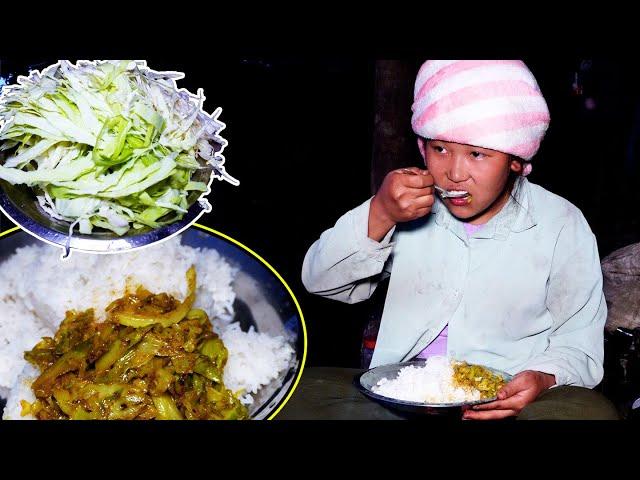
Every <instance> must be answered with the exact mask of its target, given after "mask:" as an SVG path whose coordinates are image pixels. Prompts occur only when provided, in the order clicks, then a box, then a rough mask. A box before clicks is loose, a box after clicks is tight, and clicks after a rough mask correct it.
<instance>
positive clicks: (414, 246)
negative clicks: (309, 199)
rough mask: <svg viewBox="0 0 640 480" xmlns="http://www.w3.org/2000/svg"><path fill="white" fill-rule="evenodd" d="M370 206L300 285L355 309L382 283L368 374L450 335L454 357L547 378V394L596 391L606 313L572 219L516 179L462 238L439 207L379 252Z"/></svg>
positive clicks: (312, 261)
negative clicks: (552, 382)
mask: <svg viewBox="0 0 640 480" xmlns="http://www.w3.org/2000/svg"><path fill="white" fill-rule="evenodd" d="M369 204H370V199H369V200H367V201H366V202H365V203H363V204H362V205H360V206H359V207H357V208H355V209H353V210H351V211H349V212H347V213H346V214H345V215H343V216H342V217H341V218H340V219H339V220H338V222H337V223H336V224H335V226H334V227H333V228H331V229H329V230H327V231H325V232H324V233H323V234H322V235H321V236H320V239H318V240H317V241H316V242H315V243H314V244H313V245H312V246H311V248H310V249H309V251H308V252H307V255H306V257H305V260H304V265H303V269H302V281H303V283H304V285H305V287H306V288H307V290H309V291H310V292H312V293H316V294H318V295H322V296H325V297H328V298H332V299H335V300H339V301H342V302H347V303H355V302H360V301H362V300H366V299H368V298H369V297H370V296H371V295H372V293H373V292H374V290H375V288H376V286H377V284H378V283H379V282H380V281H381V280H382V279H384V278H385V277H386V276H387V275H389V273H390V274H391V279H390V283H389V290H388V293H387V298H386V301H385V307H384V313H383V315H382V322H381V325H380V331H379V334H378V340H377V343H376V348H375V351H374V354H373V359H372V363H371V366H372V367H374V366H377V365H383V364H387V363H395V362H400V361H406V360H409V359H411V358H413V357H414V356H415V355H417V354H418V353H419V352H420V351H421V350H422V349H423V348H425V347H426V346H427V345H428V344H429V343H430V342H431V341H432V340H433V339H434V338H435V337H436V336H437V335H438V333H439V332H440V331H441V330H442V328H444V326H445V325H446V324H448V325H449V333H448V344H447V354H448V355H450V356H451V357H454V358H458V359H463V360H467V361H469V362H473V363H478V364H483V365H487V366H490V367H494V368H497V369H500V370H504V371H506V372H509V373H512V374H515V373H517V372H519V371H522V370H537V371H541V372H545V373H549V374H552V375H555V377H556V385H578V386H584V387H589V388H593V387H594V386H596V385H597V384H598V383H600V381H601V380H602V375H603V349H604V324H605V320H606V316H607V307H606V303H605V299H604V294H603V292H602V271H601V268H600V258H599V255H598V249H597V244H596V240H595V237H594V235H593V233H592V232H591V229H590V228H589V225H588V224H587V222H586V220H585V218H584V216H583V215H582V213H581V212H580V210H579V209H578V208H576V207H575V206H574V205H572V204H571V203H570V202H568V201H567V200H565V199H563V198H561V197H559V196H557V195H555V194H553V193H551V192H549V191H547V190H545V189H544V188H542V187H540V186H538V185H535V184H533V183H530V182H529V181H527V180H526V179H525V178H520V179H518V183H517V186H516V189H515V191H514V196H513V197H512V198H510V200H509V202H508V203H507V204H506V205H505V206H504V207H503V208H502V210H501V211H500V212H499V213H498V214H497V215H495V216H494V217H493V218H492V219H491V220H490V221H489V222H488V223H487V224H486V225H485V226H484V227H483V228H482V229H480V230H479V231H478V232H476V233H475V234H473V235H472V236H471V237H470V238H468V237H467V234H466V231H465V230H464V226H463V224H462V222H460V221H459V220H458V219H456V218H455V217H454V216H452V215H451V214H450V213H449V210H448V209H447V208H446V206H444V204H443V203H442V202H440V200H436V203H435V204H434V206H433V209H432V212H431V214H429V215H427V216H426V217H424V218H422V219H418V220H416V221H414V222H410V223H406V224H400V225H398V226H397V227H396V228H394V229H393V230H391V231H390V232H389V233H388V234H387V236H386V237H385V238H384V239H382V241H380V242H376V241H374V240H372V239H370V238H369V237H368V236H367V231H368V218H369Z"/></svg>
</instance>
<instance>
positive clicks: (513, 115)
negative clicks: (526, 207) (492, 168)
mask: <svg viewBox="0 0 640 480" xmlns="http://www.w3.org/2000/svg"><path fill="white" fill-rule="evenodd" d="M411 110H412V111H413V116H412V118H411V126H412V127H413V131H414V132H415V133H416V134H418V135H420V136H422V137H425V138H429V139H437V140H442V141H446V142H455V143H462V144H467V145H473V146H476V147H481V148H488V149H491V150H498V151H500V152H504V153H509V154H512V155H515V156H517V157H520V158H522V159H524V160H526V161H529V160H531V158H532V157H533V156H534V155H535V153H536V152H537V151H538V148H539V147H540V142H541V141H542V138H543V137H544V134H545V132H546V130H547V128H548V127H549V120H550V117H549V109H548V108H547V103H546V102H545V100H544V97H543V96H542V92H540V88H539V87H538V83H537V82H536V79H535V78H534V76H533V74H532V73H531V71H530V70H529V69H528V68H527V66H526V65H525V64H524V62H522V61H520V60H427V61H426V62H425V63H424V64H423V65H422V67H421V68H420V71H419V72H418V76H417V78H416V84H415V90H414V102H413V106H412V107H411ZM530 171H531V166H530V165H529V164H527V165H526V167H525V171H524V172H523V174H524V175H526V174H528V173H529V172H530Z"/></svg>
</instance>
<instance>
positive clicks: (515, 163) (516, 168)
mask: <svg viewBox="0 0 640 480" xmlns="http://www.w3.org/2000/svg"><path fill="white" fill-rule="evenodd" d="M509 168H510V170H511V171H512V172H515V173H517V174H518V175H522V168H523V167H522V162H521V161H520V160H519V159H516V158H513V157H511V159H510V160H509Z"/></svg>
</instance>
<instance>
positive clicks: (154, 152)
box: [0, 61, 239, 235]
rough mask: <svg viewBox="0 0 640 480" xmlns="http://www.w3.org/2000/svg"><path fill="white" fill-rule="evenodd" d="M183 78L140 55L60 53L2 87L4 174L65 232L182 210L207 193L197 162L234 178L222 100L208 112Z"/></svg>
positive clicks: (159, 221)
mask: <svg viewBox="0 0 640 480" xmlns="http://www.w3.org/2000/svg"><path fill="white" fill-rule="evenodd" d="M183 77H184V74H182V73H180V72H158V71H154V70H151V69H150V68H148V67H147V65H146V62H144V61H103V62H89V61H79V62H77V63H76V64H75V65H74V64H72V63H70V62H68V61H60V62H58V63H56V64H53V65H51V66H49V67H47V68H46V69H44V70H42V71H41V72H39V71H33V72H31V73H30V74H29V75H28V76H20V77H18V80H17V83H16V84H11V85H6V86H4V87H3V88H2V93H1V94H0V151H5V153H4V155H5V161H4V162H3V164H2V165H0V179H3V180H5V181H7V182H9V183H11V184H14V185H17V184H23V185H27V186H29V187H32V188H33V189H34V191H35V196H36V198H37V201H38V203H39V204H40V207H41V208H42V210H43V211H45V212H46V213H47V214H48V215H50V216H51V217H53V218H56V219H58V220H64V221H66V222H69V223H70V224H71V226H70V232H72V231H73V228H75V227H78V228H79V231H80V232H81V233H84V234H91V233H92V232H93V229H94V227H99V228H103V229H107V230H111V231H113V232H115V233H117V234H118V235H124V234H126V233H127V232H128V231H129V230H130V229H131V228H134V229H140V228H143V227H150V228H157V227H160V226H163V225H168V224H170V223H173V222H175V221H177V220H179V219H181V218H182V216H183V215H184V214H185V213H186V212H187V210H188V208H189V206H190V203H189V200H188V197H189V195H190V193H191V192H194V191H195V192H203V193H207V192H208V185H209V184H208V183H205V182H202V181H197V180H194V179H193V175H194V173H196V172H197V171H199V170H200V169H202V168H203V163H204V164H205V165H206V164H209V165H210V166H211V168H212V170H213V173H212V177H214V178H218V179H220V180H225V181H227V182H229V183H231V184H233V185H238V184H239V182H238V181H237V180H236V179H235V178H233V177H232V176H231V175H229V174H228V173H227V172H226V170H225V167H224V163H225V159H224V156H223V155H222V151H223V150H224V148H225V147H226V145H227V142H226V140H225V139H223V138H222V137H221V136H220V132H221V131H222V130H223V129H224V128H225V127H226V125H225V124H224V123H223V122H221V121H220V120H219V119H218V117H219V115H220V113H221V109H220V108H217V109H216V110H215V111H214V112H213V114H208V113H206V112H205V111H204V110H203V103H204V100H205V96H204V94H203V91H202V90H201V89H199V90H198V93H197V95H194V94H192V93H190V92H188V91H186V90H184V89H178V88H177V85H176V80H177V79H180V78H183ZM205 162H206V163H205ZM192 198H193V197H192Z"/></svg>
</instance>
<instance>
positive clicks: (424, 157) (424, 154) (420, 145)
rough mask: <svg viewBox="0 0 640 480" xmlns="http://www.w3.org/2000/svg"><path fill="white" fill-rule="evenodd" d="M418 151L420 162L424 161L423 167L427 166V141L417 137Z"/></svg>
mask: <svg viewBox="0 0 640 480" xmlns="http://www.w3.org/2000/svg"><path fill="white" fill-rule="evenodd" d="M418 149H419V150H420V155H422V160H424V163H425V165H426V164H427V140H425V139H424V138H422V137H418Z"/></svg>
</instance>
